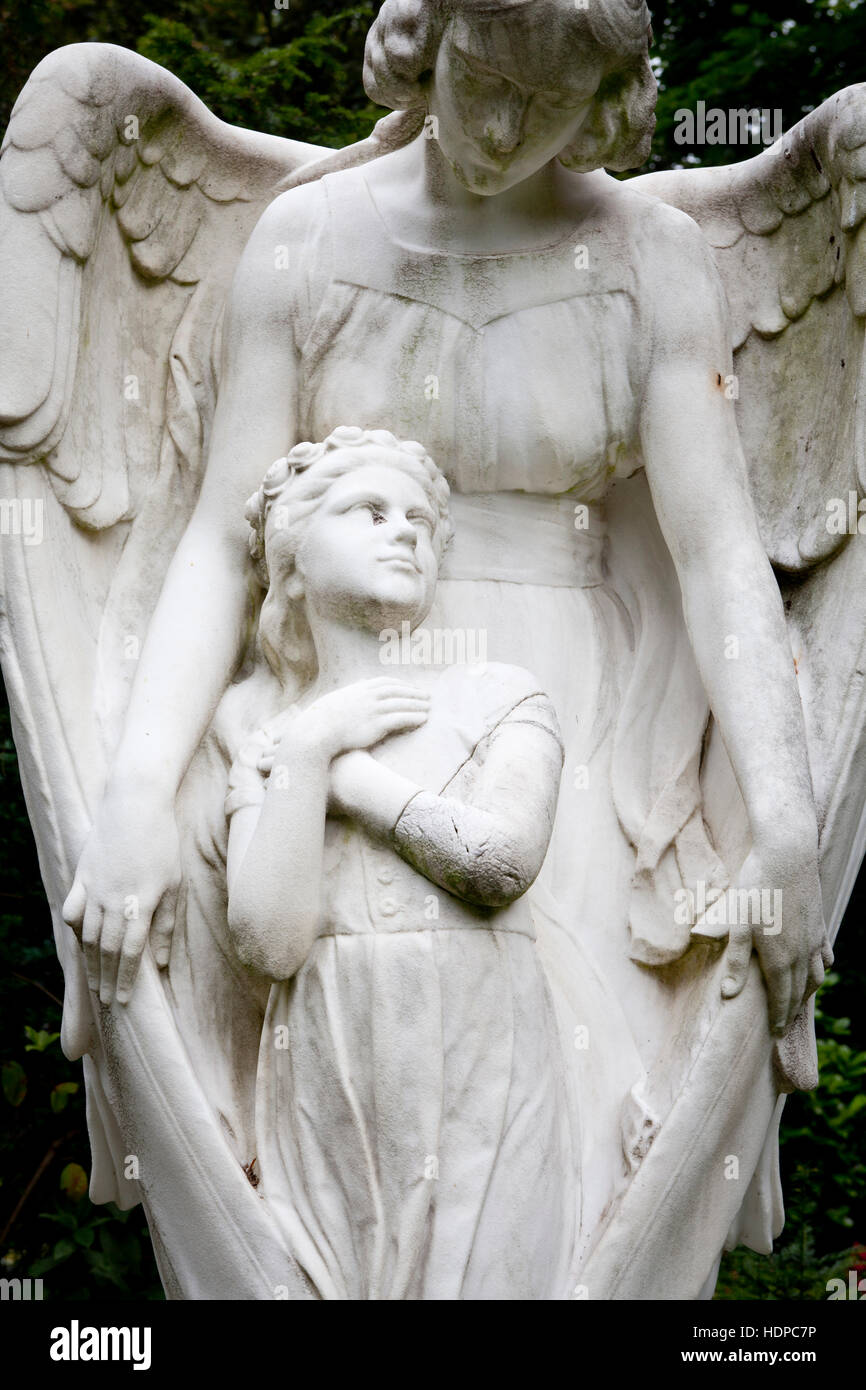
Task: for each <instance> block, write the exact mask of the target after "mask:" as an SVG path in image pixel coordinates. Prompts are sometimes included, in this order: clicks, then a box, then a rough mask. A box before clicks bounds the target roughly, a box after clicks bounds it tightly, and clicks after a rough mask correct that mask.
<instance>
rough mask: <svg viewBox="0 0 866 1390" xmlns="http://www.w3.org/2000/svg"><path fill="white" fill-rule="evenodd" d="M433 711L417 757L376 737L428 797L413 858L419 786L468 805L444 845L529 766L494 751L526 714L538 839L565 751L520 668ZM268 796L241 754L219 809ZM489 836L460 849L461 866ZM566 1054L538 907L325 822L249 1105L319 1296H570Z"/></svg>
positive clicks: (420, 843)
mask: <svg viewBox="0 0 866 1390" xmlns="http://www.w3.org/2000/svg"><path fill="white" fill-rule="evenodd" d="M434 708H437V709H438V711H439V715H438V719H434V717H433V716H432V715H431V720H430V727H429V736H428V737H427V738H426V740H425V739H424V738H422V739H420V740H419V739H418V737H417V735H416V736H413V737H414V742H413V751H414V754H415V756H414V757H413V759H412V760H411V765H410V760H409V759H403V760H402V761H401V759H400V757H399V751H398V748H397V745H398V744H399V742H400V740H397V739H394V740H390V741H389V744H386V745H383V749H384V750H385V753H383V755H382V760H383V761H385V760H386V753H387V761H388V762H389V764H390V765H391V766H392V767H395V768H397V767H398V766H399V767H400V770H401V771H403V773H404V774H405V775H407V776H410V777H412V778H413V780H415V781H418V782H419V783H420V784H421V785H422V786H424V787H425V788H426V789H427V794H425V793H422V794H421V796H420V797H416V798H414V799H413V801H411V802H410V803H409V806H408V807H407V808H406V811H405V812H404V814H403V816H402V817H401V820H400V822H399V823H398V827H397V832H396V840H397V842H398V843H401V844H402V848H403V853H404V854H407V855H409V856H410V857H412V856H413V855H414V856H415V857H416V862H419V861H421V860H423V855H424V844H425V843H427V841H426V839H425V829H424V826H425V820H426V816H427V812H426V810H425V803H426V804H429V806H430V807H432V811H433V816H434V819H435V813H436V809H437V803H436V802H435V799H434V798H433V797H431V796H430V795H429V793H431V792H436V793H440V794H441V795H443V796H445V797H447V798H449V799H453V800H454V801H455V802H456V803H458V805H457V806H456V807H455V819H454V820H453V821H452V819H451V817H450V816H449V817H447V819H448V821H449V825H448V826H447V827H445V828H444V830H443V835H444V838H443V840H442V846H445V847H446V850H447V838H448V834H449V833H450V834H452V835H459V834H463V835H464V840H465V839H466V835H467V832H466V825H467V824H471V818H472V816H473V814H474V815H476V816H477V814H478V808H479V807H484V806H489V807H491V808H493V807H494V806H495V803H496V801H497V799H499V802H500V805H504V804H505V803H504V802H503V800H502V799H503V797H506V796H507V795H508V794H509V793H510V794H511V796H513V795H514V793H515V790H516V788H517V783H516V782H514V781H512V785H511V786H508V785H507V784H508V782H509V779H510V778H511V779H516V778H518V777H521V776H522V777H523V779H524V781H526V780H527V770H526V767H525V766H523V767H522V771H521V766H522V764H523V765H525V764H526V759H523V760H522V762H521V759H520V758H519V757H517V758H516V759H514V760H511V759H510V758H509V759H503V758H502V756H499V757H497V756H493V757H491V756H490V755H491V750H492V749H493V748H494V745H495V744H496V743H497V741H499V740H501V739H502V738H503V737H504V736H505V735H508V734H510V736H511V737H512V738H513V737H514V735H515V734H519V731H520V726H523V727H524V728H525V727H526V726H527V725H531V726H533V728H534V731H535V732H534V734H533V737H534V739H535V740H536V743H537V741H538V739H539V737H541V739H542V742H543V743H544V742H546V746H545V748H544V753H545V755H546V756H545V757H544V758H542V760H541V761H542V762H543V763H544V764H545V765H544V766H540V765H539V766H536V769H535V774H532V773H530V776H529V782H530V783H532V782H533V781H534V782H536V783H537V784H538V785H537V786H532V785H530V786H528V787H527V797H528V799H529V801H530V802H532V799H533V797H536V798H537V816H535V822H536V824H537V826H538V830H537V834H538V835H539V836H540V837H541V839H540V840H539V842H538V843H539V844H540V845H541V848H542V850H543V848H544V846H545V845H546V837H547V835H548V834H549V827H550V823H551V822H552V817H553V813H554V810H555V803H556V783H557V781H558V775H559V768H560V766H561V756H562V754H561V743H560V739H559V732H558V728H557V724H556V717H555V714H554V712H553V708H552V706H551V704H550V702H549V700H548V699H547V697H546V696H544V695H541V694H539V693H538V692H537V689H536V687H535V685H534V683H533V682H532V678H531V677H529V676H528V675H527V673H526V672H522V671H518V670H517V669H516V668H511V667H494V666H491V667H487V668H485V669H482V670H481V671H478V672H475V673H472V674H470V672H469V671H467V669H466V668H451V669H449V670H446V671H445V672H443V673H441V674H440V675H439V676H438V677H437V690H436V696H435V704H434ZM443 711H445V712H446V716H447V717H445V718H443ZM427 732H428V731H427V730H425V733H427ZM419 744H420V746H421V749H420V754H419V752H418V748H419ZM508 746H509V745H508V744H502V743H500V744H499V749H500V754H501V753H502V751H504V749H505V748H507V747H508ZM512 746H514V745H512ZM378 751H381V750H378ZM503 763H504V764H505V766H503ZM512 764H513V765H512ZM494 766H495V767H496V771H495V772H493V771H491V769H492V768H494ZM551 768H553V774H554V775H553V777H551V776H550V770H551ZM264 788H265V784H264V779H263V777H262V775H261V774H260V773H259V772H258V771H257V769H256V767H255V745H253V746H252V748H250V746H249V745H248V746H247V749H246V750H245V753H244V754H243V755H242V756H240V757H239V758H238V759H237V760H236V762H235V764H234V766H233V768H232V772H231V778H230V787H229V796H228V798H227V802H226V809H227V813H228V814H229V815H231V814H232V813H233V812H234V811H235V810H237V809H238V808H239V807H240V806H244V805H250V804H254V803H256V802H260V801H261V800H262V798H263V795H264ZM473 807H474V808H476V809H475V810H474V811H473V809H472V808H473ZM462 808H466V809H465V811H464V810H463V809H462ZM438 809H439V811H440V812H441V810H442V803H441V802H439V803H438ZM461 815H465V816H467V817H468V821H466V822H465V823H461V821H460V816H461ZM545 822H547V823H546V824H545ZM427 823H429V822H427ZM478 848H479V847H478V846H477V845H469V844H463V849H464V850H465V851H466V852H467V853H468V854H469V855H470V862H469V869H470V871H472V862H471V856H472V854H473V853H474V852H476V851H477V850H478ZM515 857H518V855H517V853H516V855H515ZM482 858H483V856H479V858H478V859H477V860H476V861H475V867H476V868H477V867H478V865H479V864H480V862H481V859H482ZM458 859H459V854H455V856H454V857H453V858H452V862H451V868H450V869H448V868H447V867H446V872H450V871H453V872H455V873H459V870H460V865H459V863H458V862H457V861H458ZM452 881H453V882H456V880H452ZM560 1052H561V1044H560V1041H559V1037H558V1034H557V1026H556V1021H555V1018H554V1013H553V1006H552V1002H551V997H550V992H549V989H548V986H547V982H546V980H545V977H544V973H543V971H542V969H541V966H540V963H539V961H538V958H537V954H536V947H535V932H534V928H533V925H532V920H531V916H530V909H529V904H528V900H527V899H526V898H525V897H519V898H517V899H516V900H515V901H514V902H512V903H511V904H510V906H507V907H504V908H491V907H473V906H471V905H470V904H468V903H466V902H464V901H462V900H461V899H460V898H458V897H456V896H454V895H453V894H451V893H449V892H447V891H445V890H444V889H443V888H442V887H441V886H439V885H438V884H437V883H434V882H431V880H430V878H428V877H425V876H424V875H422V874H421V873H419V872H418V871H417V870H416V869H415V868H413V867H412V865H411V864H410V863H408V862H407V861H406V859H405V858H403V857H401V855H400V854H398V853H397V852H396V850H395V849H394V848H393V847H392V845H390V844H386V843H384V842H377V841H375V840H374V839H373V838H372V837H371V836H370V835H368V834H367V833H366V832H365V831H364V830H363V829H362V828H361V827H360V826H359V825H358V824H356V823H355V822H353V821H348V820H343V819H336V818H329V819H328V821H327V826H326V847H325V873H324V889H323V911H322V928H321V932H320V934H319V936H318V938H317V939H316V941H315V942H314V944H313V947H312V950H311V951H310V954H309V956H308V958H307V960H306V961H305V963H304V965H303V966H302V968H301V969H300V971H299V972H298V973H297V975H296V976H295V977H294V978H293V979H291V980H289V981H284V982H278V983H275V984H274V985H272V987H271V992H270V999H269V1004H268V1010H267V1016H266V1020H265V1026H264V1030H263V1034H262V1044H261V1051H260V1056H259V1068H258V1080H257V1098H256V1139H257V1144H258V1166H259V1169H260V1173H261V1188H260V1191H261V1192H262V1195H263V1196H264V1198H265V1200H266V1201H267V1203H268V1206H269V1208H270V1209H271V1210H272V1211H273V1213H274V1216H275V1219H276V1220H277V1221H278V1222H279V1224H280V1226H281V1228H282V1230H283V1232H284V1234H285V1236H286V1238H287V1240H288V1243H289V1245H290V1248H291V1249H292V1251H293V1253H294V1255H295V1257H296V1258H297V1260H298V1261H299V1263H300V1264H301V1266H302V1267H303V1268H304V1270H305V1271H306V1272H307V1274H308V1275H309V1277H310V1279H311V1280H312V1282H313V1284H314V1285H315V1287H316V1289H317V1290H318V1292H319V1294H320V1295H321V1296H322V1297H323V1298H329V1299H356V1300H357V1299H449V1300H450V1299H500V1298H501V1299H520V1300H522V1299H530V1300H535V1299H550V1298H561V1297H564V1296H566V1294H567V1288H566V1286H567V1283H568V1269H567V1265H568V1256H569V1252H570V1244H571V1231H572V1228H573V1222H574V1207H573V1203H574V1200H575V1197H576V1194H574V1193H573V1192H572V1191H571V1190H570V1183H569V1181H568V1179H567V1177H566V1176H565V1175H567V1174H569V1173H571V1172H573V1170H574V1165H573V1162H572V1161H571V1157H570V1154H569V1144H570V1142H571V1140H570V1131H569V1118H568V1104H567V1101H566V1098H565V1094H564V1080H563V1072H562V1060H561V1055H560Z"/></svg>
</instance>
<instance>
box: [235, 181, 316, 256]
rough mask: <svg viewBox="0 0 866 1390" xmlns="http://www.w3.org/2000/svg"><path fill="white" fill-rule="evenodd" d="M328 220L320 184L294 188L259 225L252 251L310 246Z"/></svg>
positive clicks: (270, 207) (271, 206) (279, 197)
mask: <svg viewBox="0 0 866 1390" xmlns="http://www.w3.org/2000/svg"><path fill="white" fill-rule="evenodd" d="M326 220H327V205H326V201H325V196H324V190H323V189H322V186H321V183H320V182H319V181H318V180H317V181H315V182H313V183H305V184H301V185H299V186H298V187H297V188H290V189H288V190H287V191H286V192H285V193H280V194H278V195H277V197H276V198H274V200H273V202H271V203H269V204H268V206H267V207H266V208H265V210H264V212H263V213H262V215H261V217H260V218H259V220H258V222H257V223H256V225H255V228H254V230H253V234H252V236H251V237H250V240H249V243H248V247H249V248H251V249H252V250H253V251H255V250H256V249H261V247H262V246H277V247H279V246H285V247H287V248H289V249H290V250H297V249H298V248H301V247H306V246H308V245H309V243H310V241H311V239H312V238H314V237H315V235H316V233H317V232H318V231H319V230H320V229H321V228H322V226H323V224H324V223H325V222H326Z"/></svg>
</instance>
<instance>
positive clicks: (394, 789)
mask: <svg viewBox="0 0 866 1390" xmlns="http://www.w3.org/2000/svg"><path fill="white" fill-rule="evenodd" d="M428 705H429V699H428V697H427V696H426V695H425V694H423V693H422V692H419V691H418V690H416V689H415V688H414V687H411V686H408V685H406V684H405V683H403V682H398V681H394V680H391V679H388V678H383V679H376V680H371V681H360V682H358V683H357V684H354V685H350V686H345V687H344V688H343V689H341V690H336V691H333V692H331V693H330V694H329V695H324V696H322V697H321V698H320V699H318V700H316V701H315V703H314V704H312V705H310V706H309V708H308V709H306V710H305V711H304V712H303V713H296V714H295V715H294V717H293V718H291V719H290V720H288V721H287V722H286V724H285V727H284V730H283V732H282V737H281V741H280V743H279V746H278V747H277V749H276V752H275V753H274V755H273V766H272V767H271V771H270V776H269V778H268V785H267V790H266V792H265V797H264V802H263V804H262V805H261V806H260V807H259V806H248V805H246V806H241V807H239V808H238V809H237V810H235V811H234V814H233V815H232V819H231V825H230V828H229V845H228V859H227V865H226V871H227V878H228V925H229V933H230V935H231V938H232V942H233V944H234V948H235V951H236V952H237V956H238V959H239V960H240V961H242V962H243V964H244V965H248V966H250V967H251V968H253V969H255V970H258V971H260V972H261V974H263V975H267V976H268V977H269V978H270V979H272V980H287V979H290V978H291V976H292V975H294V974H295V972H296V971H298V970H299V969H300V967H301V966H302V965H303V963H304V961H305V960H306V958H307V956H308V954H309V952H310V947H311V946H312V944H313V941H314V940H315V938H316V936H317V934H318V931H319V925H320V914H321V885H322V868H323V860H324V846H325V818H326V815H327V810H328V786H329V776H330V766H331V761H332V759H333V758H335V757H338V756H339V755H340V754H342V753H345V752H347V751H348V750H351V749H359V748H367V747H370V746H371V745H372V744H374V743H379V742H381V740H382V739H383V738H387V737H389V736H390V735H391V734H394V733H400V732H403V731H405V730H407V729H417V728H419V727H420V725H421V724H423V723H424V721H425V720H426V718H427V709H428ZM417 790H418V788H417V786H416V785H415V784H414V783H411V782H405V781H404V779H402V778H397V779H395V782H394V784H392V785H391V786H390V787H389V788H388V789H387V792H386V794H385V800H384V803H383V808H384V811H385V814H387V815H388V816H390V818H391V821H392V823H393V822H394V821H395V820H396V819H398V818H399V815H400V813H401V811H402V810H403V807H404V806H405V805H406V802H407V801H408V800H409V798H410V797H411V796H413V795H414V794H415V792H416V791H417Z"/></svg>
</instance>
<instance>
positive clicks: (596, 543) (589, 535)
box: [440, 492, 605, 589]
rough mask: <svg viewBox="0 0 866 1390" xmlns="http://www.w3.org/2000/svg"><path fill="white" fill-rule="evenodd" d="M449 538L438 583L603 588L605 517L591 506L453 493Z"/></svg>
mask: <svg viewBox="0 0 866 1390" xmlns="http://www.w3.org/2000/svg"><path fill="white" fill-rule="evenodd" d="M451 516H452V520H453V522H454V539H453V541H452V542H451V545H450V546H449V548H448V550H447V552H446V554H445V558H444V560H443V562H442V568H441V570H440V578H441V579H446V580H447V579H496V580H499V581H501V582H503V583H510V584H543V585H549V586H551V587H553V588H557V589H589V588H593V587H594V586H595V585H597V584H601V583H602V582H603V572H602V557H603V553H604V542H605V528H604V518H603V515H602V513H601V511H600V509H599V507H598V506H597V505H595V504H585V503H577V502H575V499H574V498H573V497H571V496H568V495H560V496H557V497H554V496H549V495H546V494H541V493H528V492H491V493H470V494H467V493H459V492H455V493H452V494H451Z"/></svg>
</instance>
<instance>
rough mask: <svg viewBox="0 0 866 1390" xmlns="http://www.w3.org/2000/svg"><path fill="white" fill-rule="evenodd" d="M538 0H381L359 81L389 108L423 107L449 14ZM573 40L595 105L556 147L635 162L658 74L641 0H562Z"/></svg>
mask: <svg viewBox="0 0 866 1390" xmlns="http://www.w3.org/2000/svg"><path fill="white" fill-rule="evenodd" d="M536 3H538V0H385V3H384V4H383V6H382V8H381V10H380V11H379V14H378V16H377V18H376V21H375V23H374V24H373V26H372V28H371V29H370V32H369V34H368V35H367V48H366V53H365V56H364V86H365V88H366V90H367V95H368V96H369V97H370V98H371V100H372V101H375V102H378V103H379V104H380V105H382V106H390V107H391V108H392V109H393V110H395V111H409V112H411V111H416V110H419V109H420V110H423V108H424V107H425V104H426V99H425V94H424V79H425V78H426V77H428V76H429V74H430V73H431V72H432V71H433V69H434V68H435V66H436V58H437V54H438V52H439V44H440V42H441V40H442V36H443V34H444V33H445V29H446V27H447V25H448V23H449V21H450V20H451V19H452V18H454V17H456V16H460V17H461V18H465V19H467V20H469V21H470V23H471V21H472V19H473V18H475V17H479V18H481V17H484V18H487V17H491V16H493V15H507V14H508V13H509V12H510V11H513V10H518V9H523V8H526V7H528V6H531V5H533V4H536ZM559 9H560V10H561V13H562V20H563V23H564V24H566V25H567V26H568V28H569V30H570V32H571V35H572V38H571V43H573V45H574V46H575V48H579V47H586V46H587V45H589V46H591V47H592V48H593V49H594V50H595V52H596V53H597V54H598V57H599V62H600V66H601V69H602V78H601V83H600V85H599V88H598V91H597V92H596V96H595V105H594V110H593V113H592V115H591V117H590V119H589V121H588V122H587V125H586V126H585V127H584V129H583V130H582V131H581V134H580V136H579V138H578V140H577V141H576V142H575V143H574V145H573V146H571V147H568V148H566V149H564V150H561V151H560V154H559V158H560V160H561V162H562V163H563V164H564V165H566V167H567V168H569V169H574V170H577V171H581V172H589V171H591V170H593V169H601V168H606V169H617V170H625V169H634V168H637V167H638V166H639V165H640V164H642V163H643V162H644V160H645V159H646V158H647V156H648V155H649V145H650V140H651V138H652V133H653V130H654V128H655V104H656V95H657V87H656V80H655V77H654V75H653V72H652V68H651V67H650V62H649V44H650V41H651V38H652V30H651V27H650V13H649V9H648V8H647V4H646V0H590V3H589V4H588V5H587V6H586V8H585V9H579V8H578V7H577V6H576V5H575V4H574V3H573V0H560V3H559Z"/></svg>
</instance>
